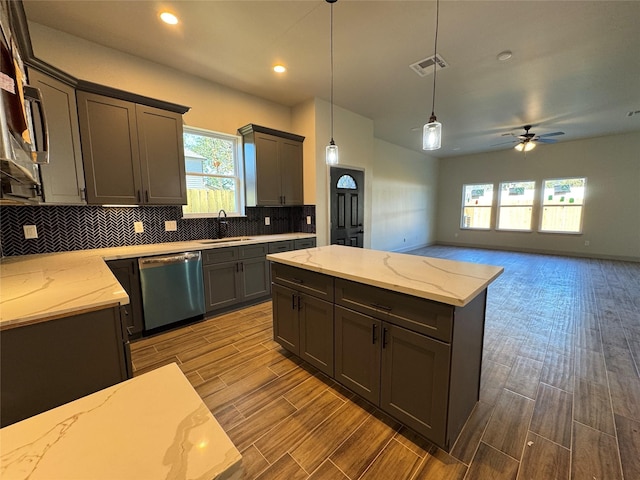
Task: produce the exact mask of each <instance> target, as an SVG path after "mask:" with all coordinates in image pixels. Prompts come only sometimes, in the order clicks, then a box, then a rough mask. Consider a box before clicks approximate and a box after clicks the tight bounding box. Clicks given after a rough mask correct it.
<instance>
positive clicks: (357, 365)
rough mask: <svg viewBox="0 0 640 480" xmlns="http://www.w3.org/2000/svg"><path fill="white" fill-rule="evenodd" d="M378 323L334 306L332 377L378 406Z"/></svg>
mask: <svg viewBox="0 0 640 480" xmlns="http://www.w3.org/2000/svg"><path fill="white" fill-rule="evenodd" d="M381 326H382V322H381V321H380V320H377V319H375V318H373V317H369V316H368V315H364V314H362V313H357V312H354V311H353V310H349V309H347V308H343V307H340V306H337V305H336V306H335V329H336V332H335V350H336V351H335V362H336V365H335V376H334V378H335V379H336V380H337V381H338V382H340V383H341V384H342V385H344V386H345V387H347V388H349V389H350V390H352V391H354V392H355V393H357V394H358V395H360V396H361V397H363V398H365V399H366V400H369V401H370V402H371V403H373V404H375V405H378V404H379V402H380V345H381V340H382V336H381V334H382V328H381Z"/></svg>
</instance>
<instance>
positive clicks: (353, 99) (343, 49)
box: [24, 0, 640, 157]
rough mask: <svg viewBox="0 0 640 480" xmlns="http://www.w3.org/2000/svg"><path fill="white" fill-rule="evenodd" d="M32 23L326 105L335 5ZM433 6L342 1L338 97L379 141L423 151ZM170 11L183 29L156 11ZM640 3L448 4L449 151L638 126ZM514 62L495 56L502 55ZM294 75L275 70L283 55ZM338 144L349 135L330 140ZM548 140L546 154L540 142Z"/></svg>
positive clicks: (441, 88)
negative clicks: (418, 67) (422, 70)
mask: <svg viewBox="0 0 640 480" xmlns="http://www.w3.org/2000/svg"><path fill="white" fill-rule="evenodd" d="M24 4H25V10H26V13H27V18H28V19H29V20H30V21H34V22H37V23H40V24H43V25H46V26H49V27H51V28H55V29H58V30H62V31H64V32H68V33H70V34H72V35H76V36H78V37H82V38H84V39H87V40H90V41H93V42H95V43H99V44H102V45H105V46H108V47H111V48H114V49H117V50H121V51H123V52H127V53H130V54H133V55H137V56H139V57H142V58H146V59H149V60H152V61H155V62H157V63H161V64H164V65H168V66H170V67H173V68H176V69H179V70H182V71H185V72H188V73H191V74H193V75H198V76H200V77H203V78H206V79H209V80H211V81H213V82H216V83H220V84H223V85H228V86H230V87H232V88H235V89H237V90H242V91H245V92H249V93H252V94H254V95H257V96H260V97H264V98H266V99H270V100H273V101H275V102H278V103H281V104H284V105H289V106H293V105H296V104H298V103H300V102H302V101H304V100H306V99H309V98H311V97H314V96H315V97H320V98H323V99H325V100H329V80H330V77H329V65H330V63H329V8H330V7H329V5H328V4H327V3H326V2H325V0H303V1H267V0H262V1H243V0H234V1H202V0H200V1H185V0H180V1H175V0H174V1H169V0H158V1H78V0H73V1H67V0H55V1H40V0H25V1H24ZM435 6H436V3H435V1H426V0H425V1H418V0H413V1H405V0H391V1H364V0H340V1H338V2H337V3H336V4H334V57H335V63H334V65H335V76H334V79H335V80H334V86H335V92H334V101H335V104H336V105H339V106H341V107H343V108H346V109H348V110H351V111H353V112H356V113H358V114H361V115H364V116H366V117H369V118H371V119H373V121H374V128H375V135H376V137H378V138H381V139H384V140H387V141H389V142H392V143H395V144H398V145H402V146H405V147H407V148H410V149H413V150H417V151H421V150H420V147H421V139H420V137H421V131H420V130H421V126H422V125H423V124H424V123H425V122H426V121H427V120H428V118H429V115H430V113H431V92H432V82H433V76H432V75H428V76H427V77H424V78H421V77H419V76H418V75H417V74H416V73H415V72H414V71H413V70H411V69H410V68H409V65H410V64H412V63H414V62H416V61H418V60H422V59H423V58H425V57H428V56H430V55H432V54H433V41H434V30H435ZM161 7H169V8H170V9H172V10H173V11H174V12H175V13H176V14H177V15H178V16H179V17H180V19H181V23H180V24H179V25H178V26H177V27H173V28H170V27H168V26H166V25H164V24H161V23H160V22H159V21H158V19H157V15H158V13H159V9H160V8H161ZM638 25H640V1H615V0H609V1H524V0H523V1H516V0H503V1H483V0H475V1H465V0H442V1H441V3H440V27H439V38H438V53H439V54H440V55H441V56H442V57H444V59H445V60H446V61H447V62H448V64H449V65H450V67H449V68H447V69H445V70H442V71H440V72H438V75H437V92H436V107H435V112H436V115H437V117H438V120H439V121H441V122H442V124H443V148H442V149H441V150H439V151H437V152H433V153H435V156H437V157H447V156H453V155H462V154H468V153H475V152H482V151H490V150H496V149H504V148H510V147H511V145H502V146H498V147H496V146H493V145H495V144H498V143H502V142H505V141H507V142H508V141H509V140H510V138H511V137H504V136H502V134H504V133H507V132H510V131H514V132H515V133H516V134H519V133H521V130H518V128H520V127H522V126H523V125H525V124H533V125H534V128H532V129H531V131H532V132H535V133H536V134H544V133H549V132H555V131H563V132H565V135H563V136H559V137H554V138H557V139H558V141H560V142H562V141H567V140H575V139H578V138H584V137H594V136H600V135H607V134H612V133H619V132H628V131H640V114H637V115H635V116H631V117H630V116H628V115H627V113H628V112H630V111H637V110H640V27H639V26H638ZM503 50H511V51H512V52H513V57H512V58H511V59H510V60H508V61H506V62H499V61H498V60H497V58H496V56H497V54H498V53H499V52H501V51H503ZM278 62H281V63H283V64H284V65H286V66H287V68H288V72H287V73H286V74H285V75H283V76H277V75H276V74H274V73H273V72H272V70H271V68H272V66H273V65H274V64H275V63H278ZM334 137H335V139H336V143H338V145H339V143H340V132H339V131H336V132H335V135H334ZM539 148H544V146H541V147H539Z"/></svg>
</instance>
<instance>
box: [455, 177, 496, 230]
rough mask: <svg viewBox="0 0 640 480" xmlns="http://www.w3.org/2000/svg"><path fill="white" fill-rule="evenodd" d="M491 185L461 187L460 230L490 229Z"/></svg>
mask: <svg viewBox="0 0 640 480" xmlns="http://www.w3.org/2000/svg"><path fill="white" fill-rule="evenodd" d="M492 209H493V184H492V183H483V184H475V185H463V186H462V216H461V219H460V228H467V229H471V230H473V229H478V230H488V229H490V228H491V210H492Z"/></svg>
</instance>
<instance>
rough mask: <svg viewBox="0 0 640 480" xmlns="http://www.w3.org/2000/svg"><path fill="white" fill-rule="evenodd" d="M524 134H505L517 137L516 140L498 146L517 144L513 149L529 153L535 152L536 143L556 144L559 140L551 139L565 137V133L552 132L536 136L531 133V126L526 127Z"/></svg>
mask: <svg viewBox="0 0 640 480" xmlns="http://www.w3.org/2000/svg"><path fill="white" fill-rule="evenodd" d="M522 128H524V133H523V134H522V135H515V134H514V133H513V132H509V133H503V134H502V136H503V137H506V136H509V135H510V136H512V137H516V139H514V140H512V141H510V142H504V143H498V144H496V145H505V144H507V143H514V142H515V143H516V146H515V147H513V148H515V149H516V150H518V151H519V152H523V151H524V152H529V151H531V150H533V149H534V148H535V146H536V143H556V142H557V140H556V139H554V138H549V137H557V136H558V135H564V132H551V133H543V134H542V135H536V134H535V133H529V130H531V125H525V126H524V127H522Z"/></svg>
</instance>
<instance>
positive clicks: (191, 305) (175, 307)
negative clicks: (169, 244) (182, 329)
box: [138, 252, 205, 330]
mask: <svg viewBox="0 0 640 480" xmlns="http://www.w3.org/2000/svg"><path fill="white" fill-rule="evenodd" d="M138 266H139V267H140V286H141V287H142V306H143V310H144V329H145V330H151V329H154V328H158V327H162V326H164V325H169V324H171V323H174V322H179V321H180V320H185V319H187V318H192V317H196V316H198V315H202V314H203V313H204V309H205V307H204V286H203V282H202V257H201V254H200V252H185V253H177V254H171V255H162V256H158V257H145V258H140V259H138Z"/></svg>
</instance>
